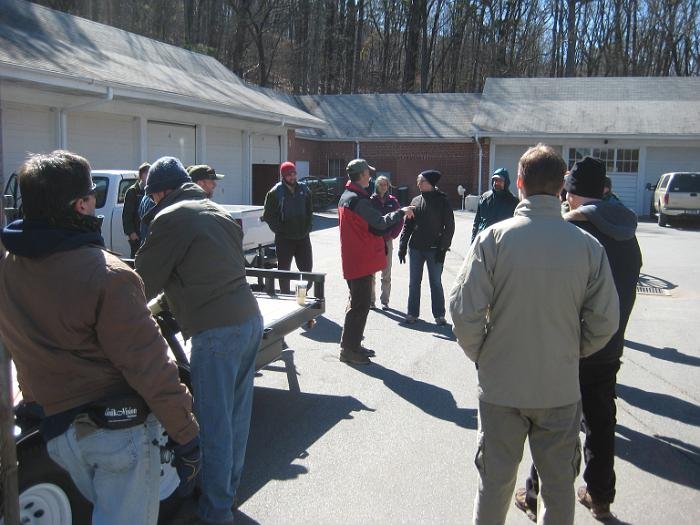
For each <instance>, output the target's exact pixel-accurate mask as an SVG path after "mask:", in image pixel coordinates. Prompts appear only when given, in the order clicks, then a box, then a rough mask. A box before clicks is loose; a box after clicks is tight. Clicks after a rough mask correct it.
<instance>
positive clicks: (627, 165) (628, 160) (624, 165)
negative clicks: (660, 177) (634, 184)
mask: <svg viewBox="0 0 700 525" xmlns="http://www.w3.org/2000/svg"><path fill="white" fill-rule="evenodd" d="M616 153H617V161H616V163H615V168H616V169H615V171H617V172H618V173H637V172H638V171H639V150H638V149H618V150H616Z"/></svg>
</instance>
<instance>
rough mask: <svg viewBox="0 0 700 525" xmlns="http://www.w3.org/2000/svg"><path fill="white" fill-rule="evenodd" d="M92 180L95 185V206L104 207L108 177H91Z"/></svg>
mask: <svg viewBox="0 0 700 525" xmlns="http://www.w3.org/2000/svg"><path fill="white" fill-rule="evenodd" d="M92 182H94V183H95V185H96V186H97V187H96V188H95V199H96V200H97V204H96V206H95V207H96V208H104V205H105V202H107V189H108V188H109V179H108V178H107V177H93V178H92Z"/></svg>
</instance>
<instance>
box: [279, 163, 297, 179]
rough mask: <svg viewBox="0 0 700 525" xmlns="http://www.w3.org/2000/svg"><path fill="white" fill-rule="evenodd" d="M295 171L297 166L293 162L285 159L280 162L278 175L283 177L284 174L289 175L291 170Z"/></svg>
mask: <svg viewBox="0 0 700 525" xmlns="http://www.w3.org/2000/svg"><path fill="white" fill-rule="evenodd" d="M293 171H294V172H296V171H297V167H296V166H295V165H294V163H293V162H290V161H286V162H283V163H282V164H280V177H284V176H285V175H289V174H290V173H291V172H293Z"/></svg>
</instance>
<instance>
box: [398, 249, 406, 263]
mask: <svg viewBox="0 0 700 525" xmlns="http://www.w3.org/2000/svg"><path fill="white" fill-rule="evenodd" d="M405 262H406V250H399V263H401V264H405Z"/></svg>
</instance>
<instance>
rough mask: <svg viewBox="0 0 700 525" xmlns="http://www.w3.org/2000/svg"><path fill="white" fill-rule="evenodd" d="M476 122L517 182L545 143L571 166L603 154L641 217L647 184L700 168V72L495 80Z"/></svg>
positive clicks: (494, 159)
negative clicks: (535, 148)
mask: <svg viewBox="0 0 700 525" xmlns="http://www.w3.org/2000/svg"><path fill="white" fill-rule="evenodd" d="M473 124H474V126H475V129H476V130H478V135H479V138H482V137H483V138H488V139H489V147H488V153H487V154H488V156H489V166H491V167H493V169H496V168H500V167H505V168H507V169H508V170H509V171H510V173H511V178H512V179H513V180H515V174H516V173H517V165H518V159H519V158H520V156H521V155H522V154H523V152H524V151H525V150H526V149H527V148H528V147H530V146H531V145H533V144H536V143H538V142H543V143H546V144H550V145H552V146H555V147H556V148H558V149H559V150H560V151H561V153H562V155H563V157H564V159H565V160H568V162H569V166H571V165H573V163H574V162H575V161H576V160H578V159H580V158H582V157H583V156H585V155H592V156H594V157H597V158H600V159H602V160H604V161H605V162H606V164H607V169H608V175H609V176H610V177H611V178H612V181H613V191H615V193H616V194H617V195H618V196H619V197H620V198H621V199H622V201H623V202H624V203H625V204H626V205H627V206H628V207H630V208H632V209H633V210H635V211H636V212H637V213H638V214H640V215H646V214H647V213H648V210H649V203H650V200H651V192H649V191H647V190H646V189H645V187H646V184H647V183H652V184H653V183H655V182H656V181H657V180H658V178H659V176H660V175H661V174H662V173H666V172H669V171H700V78H697V77H691V78H657V77H643V78H642V77H627V78H529V79H528V78H517V79H516V78H508V79H494V78H489V79H488V80H487V81H486V86H485V88H484V93H483V96H482V98H481V104H480V106H479V109H478V111H477V114H476V117H475V119H474V122H473ZM484 153H485V154H486V151H485V152H484ZM484 175H485V176H484V180H483V181H482V184H484V185H487V184H488V182H487V180H486V174H484ZM513 186H514V185H513ZM484 188H485V189H486V186H484ZM516 191H517V190H516Z"/></svg>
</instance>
